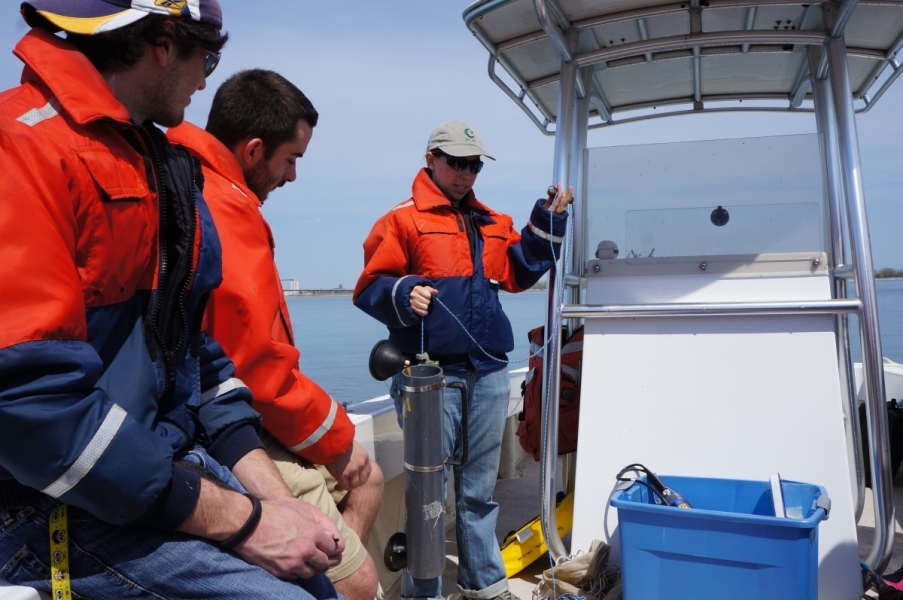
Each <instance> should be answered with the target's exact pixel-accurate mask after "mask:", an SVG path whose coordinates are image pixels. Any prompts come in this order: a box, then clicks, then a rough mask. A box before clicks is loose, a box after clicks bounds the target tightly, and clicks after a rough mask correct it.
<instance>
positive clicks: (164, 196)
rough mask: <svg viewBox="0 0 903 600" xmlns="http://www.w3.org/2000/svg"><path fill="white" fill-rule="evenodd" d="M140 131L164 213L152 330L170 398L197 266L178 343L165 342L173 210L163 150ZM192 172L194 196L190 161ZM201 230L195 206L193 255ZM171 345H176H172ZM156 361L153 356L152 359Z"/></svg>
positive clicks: (181, 307)
mask: <svg viewBox="0 0 903 600" xmlns="http://www.w3.org/2000/svg"><path fill="white" fill-rule="evenodd" d="M138 129H139V131H141V133H142V137H143V138H144V140H145V143H146V144H147V147H148V148H149V150H150V152H151V156H152V160H153V163H154V167H155V169H154V176H155V179H156V181H157V198H158V206H159V211H160V230H159V232H158V239H159V244H158V248H159V252H160V266H159V272H158V276H157V290H156V294H155V295H154V305H153V307H152V309H151V313H150V317H151V331H152V332H153V335H154V342H155V344H156V347H157V348H158V350H159V352H160V354H161V358H162V365H163V374H164V381H165V385H164V389H163V397H164V398H165V397H167V396H168V395H169V394H170V393H171V392H172V390H173V387H174V384H175V380H176V358H177V357H178V353H179V349H180V348H181V347H182V342H183V340H184V337H185V333H186V331H185V330H186V327H187V322H188V321H187V319H186V313H185V294H186V293H187V291H188V285H189V282H190V281H191V279H192V277H193V276H194V264H193V262H194V261H193V260H192V259H189V261H190V264H191V266H190V267H189V271H188V275H187V277H186V278H185V280H184V281H183V282H182V284H181V286H180V289H179V293H178V297H177V298H178V300H177V308H178V311H179V313H178V316H179V317H181V322H180V324H181V328H180V330H179V331H176V332H173V334H174V335H172V336H171V337H173V338H175V339H174V340H167V339H165V338H166V336H165V335H164V333H163V331H162V330H161V327H160V323H161V322H162V320H163V318H166V317H167V315H164V314H163V313H164V309H165V308H166V307H165V306H164V303H165V300H166V297H167V294H166V286H167V284H168V283H169V282H168V281H167V279H168V277H169V267H170V257H169V241H168V235H167V234H168V232H169V230H170V229H171V224H170V219H171V217H170V214H169V213H170V208H169V193H168V190H167V187H166V182H165V181H163V173H164V165H163V160H162V158H161V157H160V151H159V148H158V147H157V145H156V144H155V143H154V140H153V138H152V136H151V134H150V132H148V131H147V129H146V128H144V127H143V126H139V127H138ZM189 169H190V171H191V188H190V189H189V193H191V194H194V188H195V186H196V184H197V175H196V173H195V169H194V163H193V162H191V161H189ZM196 228H197V214H196V211H195V207H194V205H193V204H192V206H191V227H190V230H189V231H188V232H187V235H186V238H188V239H190V245H189V248H188V252H190V253H193V248H194V235H195V231H196ZM167 342H174V343H172V344H171V345H170V344H168V343H167ZM152 358H153V357H152Z"/></svg>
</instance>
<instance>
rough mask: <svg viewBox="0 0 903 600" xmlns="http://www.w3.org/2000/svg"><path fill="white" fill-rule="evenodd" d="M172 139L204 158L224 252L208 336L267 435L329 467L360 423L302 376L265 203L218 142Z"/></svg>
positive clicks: (196, 134)
mask: <svg viewBox="0 0 903 600" xmlns="http://www.w3.org/2000/svg"><path fill="white" fill-rule="evenodd" d="M167 135H168V136H169V139H170V140H172V141H173V142H174V143H177V144H182V145H184V146H186V147H187V148H188V149H189V150H190V151H191V152H192V154H194V155H195V156H197V157H198V158H200V160H201V166H202V168H203V172H204V181H205V186H204V197H205V198H206V200H207V203H208V204H209V206H210V212H211V213H212V215H213V221H214V223H215V224H216V229H217V231H218V232H219V236H220V240H221V242H222V246H223V283H222V284H221V285H220V287H219V288H217V289H216V290H215V291H214V292H213V295H212V296H211V297H210V302H209V303H208V305H207V315H206V317H207V321H206V330H207V331H208V332H209V333H210V335H212V336H213V337H214V338H216V340H217V341H219V342H220V343H221V344H222V345H223V348H225V350H226V353H227V354H228V355H229V356H230V357H231V358H232V360H233V361H235V369H236V372H237V374H238V377H239V378H240V379H241V380H242V381H243V382H245V384H247V386H248V387H249V388H250V389H251V392H252V393H253V394H254V404H253V406H254V408H255V409H256V410H257V411H258V412H259V413H260V414H261V416H262V417H263V426H264V427H265V428H266V429H267V431H269V432H270V433H271V434H273V437H275V438H276V439H277V440H279V442H280V443H282V444H283V445H284V446H285V447H287V448H288V449H289V450H291V451H292V452H295V453H297V454H298V455H300V456H302V457H304V458H305V459H307V460H309V461H310V462H312V463H315V464H329V463H331V462H332V461H334V460H335V459H336V458H338V457H339V456H340V455H341V454H342V453H343V452H345V451H346V450H347V449H348V448H349V447H350V446H351V443H352V441H354V424H353V423H352V422H351V419H349V418H348V414H347V413H346V412H345V409H344V408H343V407H342V406H341V405H340V404H338V403H337V402H336V401H335V400H333V399H332V398H331V397H330V396H329V394H327V393H326V392H325V391H323V389H322V388H321V387H320V386H318V385H317V384H316V383H314V382H313V381H311V380H310V379H308V378H307V377H306V376H305V375H304V374H303V373H302V372H301V370H300V367H299V365H298V359H299V356H300V353H299V352H298V349H297V348H296V347H295V345H294V341H293V334H292V325H291V320H290V319H289V313H288V307H287V306H286V304H285V296H284V294H283V291H282V284H281V283H280V281H279V273H278V271H277V270H276V263H275V262H274V250H275V243H274V242H273V234H272V232H271V231H270V227H269V225H268V224H267V222H266V220H265V219H264V218H263V214H261V212H260V207H261V203H260V201H259V200H258V199H257V196H255V195H254V193H253V192H252V191H251V190H249V189H248V187H247V184H246V183H245V178H244V175H243V174H242V171H241V166H240V165H239V164H238V160H236V158H235V156H234V155H233V154H232V152H230V151H229V149H228V148H226V147H225V146H224V145H223V144H222V143H221V142H220V141H219V140H217V139H216V138H215V137H214V136H212V135H210V134H209V133H207V132H206V131H204V130H203V129H200V128H198V127H196V126H194V125H192V124H190V123H183V124H182V125H180V126H179V127H176V128H174V129H170V130H169V131H168V132H167Z"/></svg>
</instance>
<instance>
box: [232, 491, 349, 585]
mask: <svg viewBox="0 0 903 600" xmlns="http://www.w3.org/2000/svg"><path fill="white" fill-rule="evenodd" d="M261 504H262V505H263V513H262V515H261V518H260V524H259V525H258V526H257V528H256V529H255V530H254V533H252V534H251V535H250V536H249V537H248V538H247V539H246V540H245V541H244V542H242V543H240V544H238V545H237V546H235V548H234V551H235V552H236V553H237V554H238V555H239V556H241V557H242V558H243V559H245V561H247V562H249V563H251V564H252V565H257V566H259V567H261V568H262V569H264V570H265V571H267V572H268V573H271V574H273V575H275V576H276V577H279V578H280V579H286V580H292V579H297V578H299V577H300V578H302V579H308V578H310V577H313V576H314V575H315V574H316V573H325V572H326V570H327V569H330V568H332V567H334V566H336V565H337V564H339V563H340V562H341V561H342V552H344V551H345V541H344V540H343V539H342V535H341V534H340V533H339V530H338V529H337V528H336V526H335V524H334V523H333V522H332V521H331V520H330V519H329V517H327V516H326V515H324V514H323V513H322V512H320V511H319V510H317V508H316V507H314V506H312V505H310V504H308V503H306V502H302V501H301V500H298V499H295V498H279V499H276V500H272V501H267V502H262V503H261Z"/></svg>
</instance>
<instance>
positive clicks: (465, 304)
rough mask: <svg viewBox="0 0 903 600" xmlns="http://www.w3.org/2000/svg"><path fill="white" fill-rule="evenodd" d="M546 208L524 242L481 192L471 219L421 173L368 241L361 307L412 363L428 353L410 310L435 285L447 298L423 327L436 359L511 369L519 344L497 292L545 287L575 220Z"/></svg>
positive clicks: (467, 201)
mask: <svg viewBox="0 0 903 600" xmlns="http://www.w3.org/2000/svg"><path fill="white" fill-rule="evenodd" d="M544 202H545V201H544V200H537V201H536V204H535V205H534V207H533V212H532V213H531V215H530V221H529V223H528V224H527V226H526V227H524V228H523V230H521V232H520V233H518V231H517V230H515V229H514V225H513V221H512V219H511V217H509V216H508V215H505V214H502V213H499V212H496V211H494V210H492V209H490V208H488V207H487V206H485V205H483V204H482V203H481V202H479V201H478V200H477V199H476V198H475V197H474V195H473V192H470V193H468V195H467V197H466V198H464V200H462V205H463V206H464V208H463V210H462V209H460V208H457V207H454V206H452V204H451V203H450V202H449V200H448V199H447V198H446V197H445V195H444V194H443V193H442V192H441V191H440V190H439V188H437V187H436V185H435V184H434V183H433V180H432V178H431V177H430V174H429V171H428V170H427V169H421V170H420V172H419V173H418V174H417V177H416V178H415V179H414V184H413V186H412V196H411V198H410V199H408V200H406V201H404V202H402V203H400V204H398V205H397V206H396V207H395V208H394V209H392V210H391V211H389V213H387V214H386V215H384V216H383V217H382V218H380V219H379V220H378V221H377V222H376V224H375V225H374V226H373V229H372V230H371V231H370V235H369V236H368V237H367V239H366V241H365V242H364V271H363V273H361V276H360V278H359V279H358V281H357V285H356V286H355V288H354V304H355V305H356V306H357V307H358V308H360V309H361V310H363V311H364V312H366V313H367V314H369V315H371V316H372V317H374V318H376V319H378V320H379V321H381V322H382V323H384V324H385V325H386V326H387V327H388V328H389V339H390V340H391V341H392V342H393V343H394V344H395V345H396V346H397V347H398V349H399V350H400V351H402V352H403V353H406V354H409V355H413V354H416V353H418V352H420V351H421V319H420V317H418V316H417V315H416V314H415V313H414V312H413V311H412V310H411V306H410V296H411V290H412V289H413V288H414V286H416V285H422V284H427V285H431V286H432V287H434V288H436V289H437V290H438V291H439V294H438V296H436V299H435V300H434V301H433V302H432V304H431V306H430V311H429V314H428V315H427V316H426V318H425V319H423V325H424V331H423V341H422V343H423V346H424V349H425V350H426V351H427V353H428V354H429V355H430V358H432V359H438V360H439V361H440V363H443V364H444V366H446V367H448V368H452V369H456V368H471V367H472V368H474V369H476V370H477V371H491V370H496V369H498V368H500V367H503V366H504V365H505V363H504V362H500V361H499V360H495V359H500V360H505V359H506V353H508V352H510V351H511V350H512V349H513V348H514V338H513V335H512V332H511V324H510V322H509V321H508V317H507V316H506V315H505V313H504V312H503V310H502V305H501V302H500V301H499V297H498V291H499V289H502V290H505V291H508V292H520V291H522V290H525V289H527V288H529V287H531V286H533V285H534V284H535V283H536V282H537V281H539V278H540V277H542V275H543V274H544V273H545V272H546V271H548V270H549V268H550V267H551V266H552V261H553V251H554V256H558V253H559V251H560V248H561V242H562V240H563V236H564V234H565V230H566V225H567V214H561V215H554V218H553V217H552V215H551V213H550V212H549V211H548V210H547V209H545V208H543V207H542V205H543V203H544ZM436 300H438V302H437V301H436ZM439 302H441V303H442V305H444V307H443V306H440V305H439ZM446 308H447V310H446ZM462 326H463V327H462ZM465 330H466V331H465ZM468 332H469V334H470V335H468ZM471 336H472V337H473V339H471ZM475 342H476V343H475ZM480 348H482V350H481V349H480Z"/></svg>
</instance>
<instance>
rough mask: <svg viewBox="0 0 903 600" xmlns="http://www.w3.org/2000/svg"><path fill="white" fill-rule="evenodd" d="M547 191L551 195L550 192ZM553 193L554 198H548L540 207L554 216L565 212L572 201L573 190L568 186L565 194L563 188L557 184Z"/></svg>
mask: <svg viewBox="0 0 903 600" xmlns="http://www.w3.org/2000/svg"><path fill="white" fill-rule="evenodd" d="M549 191H550V193H551V190H549ZM555 191H556V193H555V197H554V198H549V199H548V200H547V201H546V203H545V204H543V205H542V207H543V208H545V209H548V210H549V211H551V212H553V213H555V214H561V213H563V212H564V211H566V210H567V207H568V204H570V203H571V202H573V201H574V188H572V187H570V186H569V187H568V191H567V193H566V194H565V193H564V186H563V185H561V184H560V183H559V184H558V186H557V187H556V188H555Z"/></svg>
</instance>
